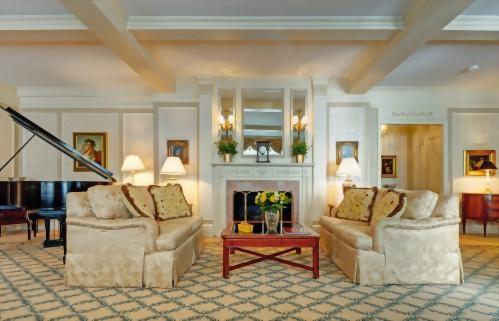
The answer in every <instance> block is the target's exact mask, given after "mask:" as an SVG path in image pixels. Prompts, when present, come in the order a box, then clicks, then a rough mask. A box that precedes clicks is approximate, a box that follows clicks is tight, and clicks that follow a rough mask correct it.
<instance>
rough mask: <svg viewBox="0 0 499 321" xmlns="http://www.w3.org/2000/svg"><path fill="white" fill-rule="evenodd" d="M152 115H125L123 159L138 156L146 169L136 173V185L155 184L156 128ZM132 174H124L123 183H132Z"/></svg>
mask: <svg viewBox="0 0 499 321" xmlns="http://www.w3.org/2000/svg"><path fill="white" fill-rule="evenodd" d="M153 119H154V116H153V114H152V113H127V114H123V159H124V158H125V157H126V156H127V155H132V154H133V155H138V156H139V157H140V159H141V160H142V162H143V163H144V166H145V167H146V169H145V170H144V171H140V172H137V173H135V178H134V183H135V185H144V186H146V185H151V184H154V127H153V121H154V120H153ZM131 182H132V174H131V173H123V183H131Z"/></svg>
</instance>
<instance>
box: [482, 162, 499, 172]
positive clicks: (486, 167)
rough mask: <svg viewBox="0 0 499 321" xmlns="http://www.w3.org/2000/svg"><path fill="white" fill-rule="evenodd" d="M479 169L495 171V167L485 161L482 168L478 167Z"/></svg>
mask: <svg viewBox="0 0 499 321" xmlns="http://www.w3.org/2000/svg"><path fill="white" fill-rule="evenodd" d="M480 169H483V170H484V169H497V167H496V165H494V163H492V162H491V161H488V160H487V161H485V162H483V164H482V166H480Z"/></svg>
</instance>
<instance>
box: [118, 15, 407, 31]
mask: <svg viewBox="0 0 499 321" xmlns="http://www.w3.org/2000/svg"><path fill="white" fill-rule="evenodd" d="M127 27H128V29H130V30H148V29H170V30H175V29H177V30H182V29H217V30H223V29H231V30H234V29H235V30H336V29H338V30H341V29H347V30H348V29H389V30H393V29H400V28H402V27H403V21H402V18H400V17H391V16H341V17H340V16H313V17H303V16H294V17H282V16H270V17H248V16H246V17H226V16H132V17H130V18H129V19H128V25H127Z"/></svg>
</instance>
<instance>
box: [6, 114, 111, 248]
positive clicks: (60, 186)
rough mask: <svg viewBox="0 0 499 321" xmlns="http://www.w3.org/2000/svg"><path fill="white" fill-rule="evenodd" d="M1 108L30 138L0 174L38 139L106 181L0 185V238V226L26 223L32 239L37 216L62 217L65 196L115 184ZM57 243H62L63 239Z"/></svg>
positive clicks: (79, 156) (105, 173) (108, 175)
mask: <svg viewBox="0 0 499 321" xmlns="http://www.w3.org/2000/svg"><path fill="white" fill-rule="evenodd" d="M0 108H1V109H2V110H3V111H4V112H6V113H8V114H9V116H10V117H11V118H12V120H13V121H14V122H15V123H16V124H18V125H20V126H21V127H23V128H24V129H26V130H28V131H29V132H30V133H31V134H32V136H31V137H30V138H29V139H28V140H27V141H26V142H25V143H24V144H23V145H22V146H21V147H20V148H19V149H18V150H17V151H16V152H15V153H14V155H12V157H11V158H10V159H9V160H8V161H7V162H6V163H5V164H4V165H3V166H2V167H0V172H1V171H2V170H3V169H4V168H6V167H7V165H8V164H9V163H10V162H11V161H12V160H13V159H14V158H15V157H16V156H17V155H18V154H19V153H20V152H21V150H22V149H23V148H24V147H25V146H26V145H27V144H28V143H29V142H30V141H31V140H32V139H33V138H34V137H38V138H40V139H42V140H43V141H45V142H46V143H48V144H49V145H52V146H53V147H54V148H56V149H58V150H59V151H61V152H62V153H64V154H65V155H67V156H69V157H71V158H72V159H74V160H76V161H78V162H79V163H80V164H82V165H83V166H85V167H87V168H88V169H90V170H91V171H93V172H94V173H96V174H98V175H100V176H101V177H102V178H104V179H105V181H100V182H97V181H29V180H22V179H11V180H8V181H0V236H1V225H2V224H3V225H7V224H20V223H26V224H27V226H28V239H31V230H34V231H35V235H36V231H37V229H38V228H37V225H36V224H34V223H35V222H36V220H37V218H40V217H39V216H37V215H38V214H40V213H49V214H50V213H54V218H59V217H58V216H57V215H55V214H56V213H65V209H66V194H67V193H69V192H80V191H86V190H87V189H88V188H89V187H91V186H94V185H98V184H111V183H113V182H115V181H116V180H115V179H114V178H113V173H111V172H110V171H108V170H107V169H105V168H104V167H102V166H101V165H99V164H97V163H96V162H94V161H92V160H90V159H88V158H86V157H84V156H83V155H82V154H81V153H80V152H78V151H77V150H76V149H74V148H73V147H72V146H70V145H68V144H66V143H65V142H63V141H62V140H60V139H59V138H57V137H55V136H54V135H52V134H50V133H49V132H48V131H46V130H45V129H43V128H41V127H40V126H38V125H37V124H35V123H34V122H32V121H30V120H29V119H27V118H26V117H24V116H23V115H21V114H20V113H18V112H17V111H15V110H14V109H12V108H10V107H3V106H0ZM0 112H1V111H0ZM40 215H41V214H40ZM46 217H50V216H46ZM61 217H62V215H61ZM64 219H65V215H64ZM46 221H47V220H46ZM64 225H65V224H64ZM46 226H47V224H46ZM64 227H65V226H61V235H62V236H63V238H64V236H65V235H64V233H63V232H65V231H64V230H65V228H64ZM46 241H47V240H46ZM59 241H61V242H65V238H64V239H61V240H59ZM58 243H59V242H55V243H54V242H52V243H51V242H50V241H48V242H47V243H45V245H46V246H50V245H58Z"/></svg>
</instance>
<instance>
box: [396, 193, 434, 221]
mask: <svg viewBox="0 0 499 321" xmlns="http://www.w3.org/2000/svg"><path fill="white" fill-rule="evenodd" d="M403 193H405V194H406V195H407V208H406V209H405V212H404V215H402V218H410V219H413V220H422V219H425V218H428V217H430V216H431V214H432V213H433V209H434V208H435V205H436V204H437V200H438V194H437V193H434V192H431V191H403Z"/></svg>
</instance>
